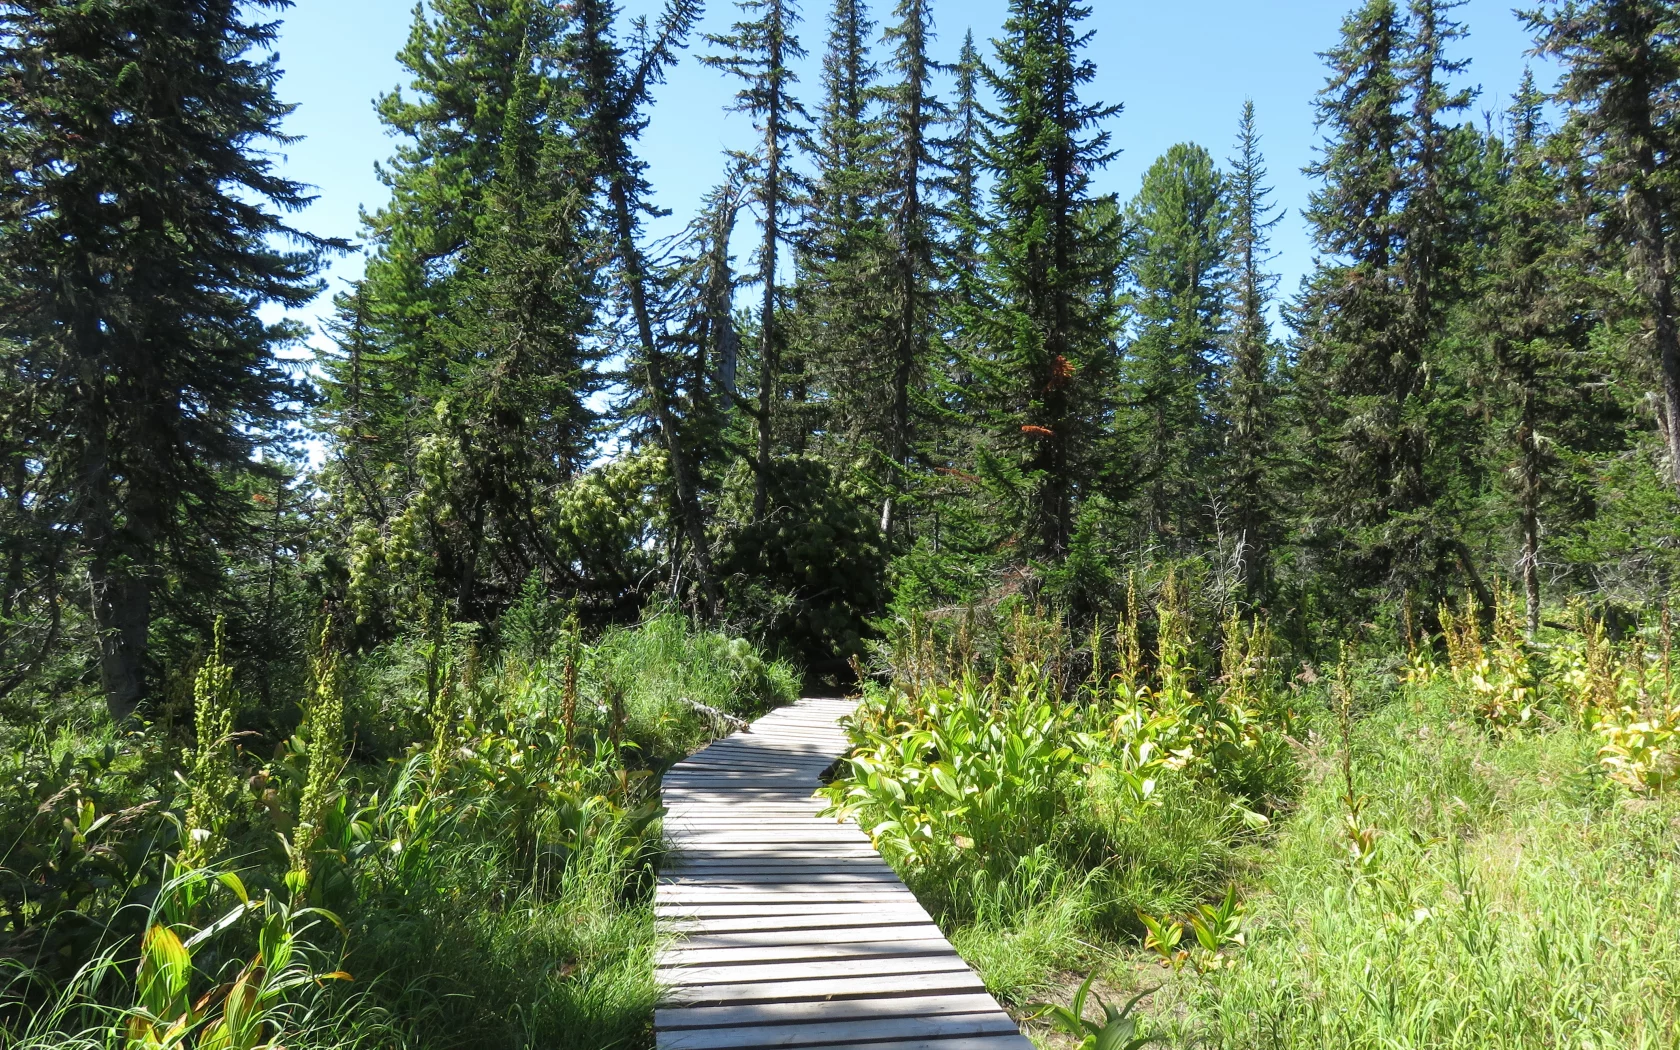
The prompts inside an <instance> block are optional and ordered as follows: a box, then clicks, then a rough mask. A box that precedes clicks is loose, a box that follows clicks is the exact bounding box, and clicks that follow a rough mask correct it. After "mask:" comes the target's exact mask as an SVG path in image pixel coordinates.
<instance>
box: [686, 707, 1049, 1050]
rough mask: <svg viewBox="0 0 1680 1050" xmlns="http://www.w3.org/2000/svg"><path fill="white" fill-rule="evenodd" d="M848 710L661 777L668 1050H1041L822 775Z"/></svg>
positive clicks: (709, 751)
mask: <svg viewBox="0 0 1680 1050" xmlns="http://www.w3.org/2000/svg"><path fill="white" fill-rule="evenodd" d="M853 710H855V704H853V703H852V702H850V701H844V700H811V699H807V700H801V701H800V702H799V703H797V704H794V705H791V706H789V707H786V708H783V709H781V710H780V711H776V712H773V713H771V714H769V715H766V716H765V717H763V718H761V719H759V720H758V721H756V722H755V723H753V725H752V726H751V728H750V730H748V731H743V732H740V733H736V734H733V735H731V736H729V737H726V738H724V739H722V740H719V741H716V742H714V743H713V744H711V745H710V746H708V747H706V748H704V749H703V750H701V751H700V752H698V753H696V754H695V755H694V756H692V757H691V758H690V759H688V760H687V761H685V762H680V763H678V764H677V765H675V766H673V767H671V768H670V769H669V770H667V771H666V773H665V775H664V781H663V789H662V790H663V800H664V802H665V805H666V807H667V809H666V812H665V814H664V817H663V824H662V827H663V829H664V835H665V842H666V845H667V846H668V847H669V852H668V853H667V854H666V856H665V859H664V863H663V865H662V869H663V870H662V871H661V874H660V877H659V880H658V883H657V892H656V895H655V903H654V912H655V915H656V916H657V918H658V922H659V928H660V930H661V931H662V932H663V933H665V934H666V935H667V936H669V937H671V938H672V939H671V940H670V941H668V942H667V943H666V944H665V945H664V946H663V947H662V948H661V950H660V951H659V954H658V956H657V958H656V960H655V975H656V978H657V979H658V980H659V981H661V982H662V983H663V984H665V985H666V986H667V991H666V993H665V995H664V997H663V1005H662V1006H661V1007H660V1009H659V1010H658V1012H657V1014H656V1016H655V1024H654V1027H655V1034H656V1041H657V1044H658V1050H776V1048H787V1050H799V1048H811V1050H819V1048H823V1050H840V1048H842V1047H844V1048H848V1050H850V1048H852V1047H859V1046H861V1047H864V1048H865V1050H1030V1048H1031V1044H1030V1043H1029V1042H1028V1041H1027V1040H1026V1039H1024V1038H1023V1037H1022V1036H1021V1035H1020V1033H1019V1031H1018V1030H1017V1029H1016V1027H1015V1025H1014V1023H1013V1022H1012V1021H1010V1019H1009V1017H1008V1015H1007V1014H1005V1013H1004V1012H1003V1010H1002V1009H1000V1008H999V1007H998V1005H997V1003H996V1001H995V1000H993V999H992V997H991V996H989V995H987V994H986V993H985V989H984V987H983V985H982V984H981V982H980V980H979V978H977V977H976V976H975V975H974V973H973V972H972V971H971V970H970V969H969V968H968V966H967V964H965V963H964V962H963V961H962V959H961V958H960V957H958V956H957V954H956V953H955V952H954V951H952V950H951V946H950V944H949V942H947V941H946V940H945V938H944V936H943V935H942V934H941V933H940V931H939V928H938V926H936V925H935V924H934V923H933V921H932V919H931V917H930V916H929V915H928V913H927V911H926V909H924V908H923V907H922V906H921V904H920V903H918V902H917V901H916V899H915V897H914V895H912V894H911V893H910V892H909V891H908V890H907V889H905V887H904V885H903V883H902V882H900V881H899V879H898V877H897V875H896V874H895V873H894V872H893V870H892V868H891V867H889V866H888V865H887V864H886V863H885V861H884V860H882V858H881V856H880V854H879V853H877V852H876V851H875V849H874V847H873V845H872V843H871V840H870V838H869V836H868V835H866V834H865V833H864V832H863V830H862V829H860V828H858V827H857V826H856V825H855V824H854V823H852V822H850V821H841V820H838V819H836V818H835V817H833V816H820V815H819V814H821V813H823V812H824V811H825V810H827V809H828V808H829V806H830V805H831V803H830V801H829V800H828V799H827V798H825V797H821V796H817V795H815V794H814V792H815V790H816V789H817V788H818V787H819V786H820V785H819V778H820V777H821V776H822V775H823V774H824V773H825V772H826V771H827V770H828V769H829V768H830V767H831V766H832V765H833V764H834V761H835V759H836V758H838V757H840V756H842V755H844V754H846V753H847V752H848V751H849V750H850V747H851V744H850V741H849V740H848V739H847V736H846V733H845V731H844V730H843V729H842V728H841V727H840V726H839V724H838V723H839V721H840V720H841V719H843V718H845V717H846V716H848V715H849V714H850V713H851V712H852V711H853Z"/></svg>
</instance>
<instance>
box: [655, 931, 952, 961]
mask: <svg viewBox="0 0 1680 1050" xmlns="http://www.w3.org/2000/svg"><path fill="white" fill-rule="evenodd" d="M950 952H951V945H950V943H949V942H947V941H946V940H945V938H944V937H943V936H941V935H940V934H939V932H938V927H935V928H934V933H933V936H930V937H926V938H924V939H922V940H914V941H873V942H870V941H863V942H856V941H845V942H842V943H840V944H749V945H744V946H742V947H740V948H685V947H683V946H682V945H681V944H676V945H672V946H670V947H668V948H665V949H664V950H662V951H661V952H660V953H659V962H658V965H659V966H662V967H674V966H721V965H724V964H725V963H768V962H815V961H817V960H819V959H884V958H888V957H891V956H894V955H947V954H950Z"/></svg>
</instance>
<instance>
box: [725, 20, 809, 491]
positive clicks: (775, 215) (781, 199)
mask: <svg viewBox="0 0 1680 1050" xmlns="http://www.w3.org/2000/svg"><path fill="white" fill-rule="evenodd" d="M736 6H737V7H738V8H740V9H741V10H742V11H743V12H745V13H746V14H748V15H756V16H757V17H755V18H748V19H746V20H743V21H740V22H736V23H735V24H734V26H733V27H732V29H731V31H730V32H728V33H723V34H712V35H708V36H707V38H706V39H707V40H708V41H709V42H710V43H711V44H712V45H713V46H715V47H719V48H722V49H724V50H723V53H721V54H716V55H708V56H706V57H705V58H704V59H702V61H704V62H705V63H706V64H707V65H710V66H713V67H715V68H718V69H722V70H725V71H727V72H729V73H732V74H734V75H735V76H737V77H739V78H740V79H741V80H742V81H743V82H744V85H745V86H743V87H742V88H741V90H740V91H739V92H737V94H736V96H735V102H734V109H735V110H736V111H737V112H741V113H746V114H748V115H750V116H751V117H752V118H753V119H754V120H755V121H756V122H757V126H758V131H759V136H760V139H759V147H758V150H757V152H756V153H755V154H753V155H752V156H751V159H752V162H753V167H752V176H751V177H752V190H753V193H752V196H753V199H754V201H755V202H756V203H757V204H758V211H759V222H760V225H761V227H762V230H763V236H762V239H761V241H760V244H759V249H758V279H759V283H760V285H762V290H763V298H762V303H761V306H760V309H759V318H758V343H759V345H758V408H757V411H756V423H757V430H758V449H757V454H756V456H755V458H754V461H753V472H754V486H753V516H754V517H755V518H762V517H764V514H765V511H766V510H767V509H768V507H769V501H770V473H771V450H772V447H773V443H774V440H775V425H776V416H777V402H778V400H779V396H780V395H779V389H780V386H781V380H782V350H783V341H784V333H783V331H782V319H781V299H782V294H781V284H780V279H779V275H778V272H777V267H778V262H779V260H780V258H781V248H782V245H783V243H784V241H786V240H787V238H788V232H789V231H788V227H787V223H788V219H789V214H790V212H791V210H792V206H793V204H794V202H795V199H796V197H797V195H798V190H799V189H800V182H801V180H800V178H799V176H798V174H797V173H796V172H794V171H793V170H791V168H790V160H791V157H792V154H793V151H794V150H795V149H797V148H798V147H799V146H800V145H802V144H803V143H804V142H805V141H806V136H807V135H808V134H809V132H808V130H807V127H806V123H805V118H806V114H805V110H804V107H803V106H802V105H801V104H800V102H799V100H798V99H797V98H796V97H795V96H794V95H793V87H794V85H795V84H796V83H797V82H798V77H797V76H796V74H795V73H794V71H793V68H792V66H791V65H790V63H793V62H797V61H798V60H799V59H801V58H803V57H804V55H805V50H804V49H803V48H802V47H800V46H799V38H798V37H797V36H796V35H795V34H794V29H795V27H796V26H797V25H798V23H799V9H798V6H797V5H796V4H795V3H794V0H738V2H737V3H736Z"/></svg>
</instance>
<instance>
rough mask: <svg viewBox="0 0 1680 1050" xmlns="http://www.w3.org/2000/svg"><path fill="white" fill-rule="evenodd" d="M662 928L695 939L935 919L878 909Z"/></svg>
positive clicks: (917, 910)
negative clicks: (745, 932) (706, 935)
mask: <svg viewBox="0 0 1680 1050" xmlns="http://www.w3.org/2000/svg"><path fill="white" fill-rule="evenodd" d="M659 922H660V928H661V929H665V930H669V931H671V932H672V933H674V934H678V935H681V936H685V937H692V936H695V935H698V934H708V933H728V932H733V931H736V930H783V931H787V930H820V929H835V928H838V927H842V926H894V925H899V924H907V923H927V924H932V922H933V919H932V918H930V917H929V916H928V914H927V912H926V911H925V910H924V909H922V908H921V907H919V906H918V907H910V906H904V907H892V908H875V909H873V910H871V911H854V912H833V911H828V910H827V909H823V910H821V911H812V910H810V909H801V911H800V912H799V913H797V914H793V915H730V916H705V917H700V916H696V917H694V918H687V919H667V918H661V919H660V920H659Z"/></svg>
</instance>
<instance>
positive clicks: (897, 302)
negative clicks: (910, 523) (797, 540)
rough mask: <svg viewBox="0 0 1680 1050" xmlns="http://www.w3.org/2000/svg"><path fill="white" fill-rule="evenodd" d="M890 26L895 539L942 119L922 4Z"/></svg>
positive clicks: (887, 513)
mask: <svg viewBox="0 0 1680 1050" xmlns="http://www.w3.org/2000/svg"><path fill="white" fill-rule="evenodd" d="M893 15H894V17H895V19H896V21H895V22H894V23H893V24H892V25H890V26H888V27H887V30H886V33H885V40H886V42H887V43H888V44H889V45H890V46H891V48H892V52H891V57H890V58H889V60H888V68H889V70H891V72H892V73H893V74H894V81H893V83H892V84H891V85H890V86H889V87H888V88H887V89H886V92H885V104H886V113H885V115H884V118H883V119H884V122H885V124H886V128H887V134H888V142H889V143H890V146H889V148H888V151H887V157H886V167H887V171H886V173H885V176H884V181H885V200H884V203H885V205H886V210H887V212H888V214H889V216H890V218H889V220H888V229H889V232H890V245H891V253H892V257H891V262H890V265H889V267H888V270H887V274H886V275H885V276H886V282H885V283H886V285H887V288H888V293H887V295H886V297H885V298H886V302H887V305H888V307H889V309H890V312H891V320H890V322H889V324H888V328H887V339H886V343H887V345H888V346H889V347H890V348H891V349H890V353H889V358H888V359H889V361H890V362H891V381H890V386H889V388H888V394H889V402H888V403H889V405H890V409H889V416H888V418H887V421H886V442H885V444H886V452H887V458H888V461H889V463H890V469H891V475H890V477H889V478H888V482H887V486H886V488H887V495H886V496H885V498H883V499H882V501H881V532H882V534H883V535H885V536H886V537H887V538H888V539H889V540H890V539H891V538H892V535H893V525H894V522H895V517H894V509H895V508H894V501H895V497H896V494H897V493H900V492H903V491H904V490H905V488H906V487H907V483H908V481H909V474H910V469H911V451H912V448H913V446H914V444H915V439H916V433H915V430H914V415H913V408H914V403H915V401H917V400H918V399H919V398H918V391H919V390H920V389H921V388H922V387H923V386H924V380H925V373H926V370H927V368H928V366H929V343H930V341H931V339H932V338H933V334H932V329H933V325H934V323H935V317H936V313H937V310H936V301H935V288H936V285H937V282H938V259H937V256H938V247H939V242H938V231H937V228H936V225H935V223H936V221H937V219H938V212H937V210H936V207H935V201H934V199H933V197H934V194H935V192H936V191H937V187H938V183H939V172H938V170H937V160H936V158H935V155H934V150H935V145H936V143H935V141H934V137H933V133H934V130H935V129H936V128H937V126H938V124H939V123H940V122H941V121H942V120H943V118H944V116H945V112H944V107H943V106H942V105H941V104H940V102H939V100H938V99H937V98H936V97H935V96H934V94H933V91H932V75H933V73H934V71H935V66H934V63H933V61H932V60H931V59H930V58H929V57H928V46H929V44H930V43H931V42H932V38H933V11H932V6H931V4H929V3H928V0H900V2H899V4H898V6H897V7H896V8H895V9H894V11H893Z"/></svg>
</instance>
